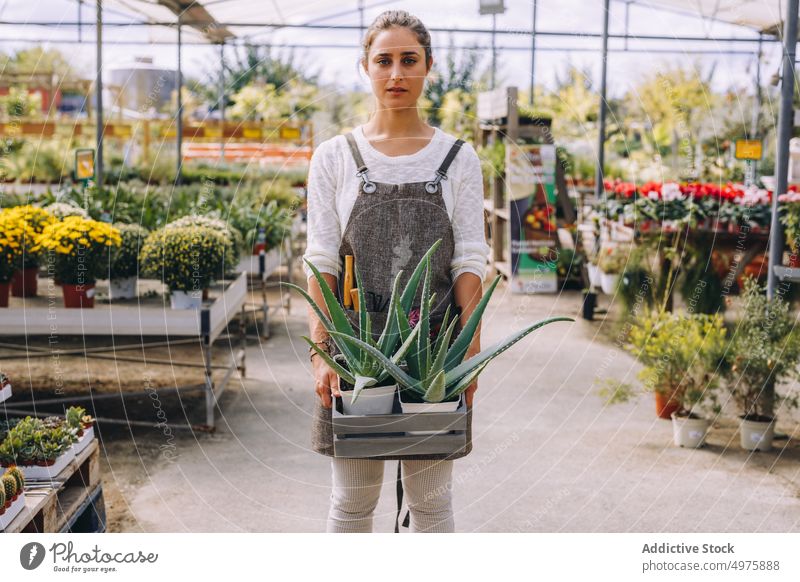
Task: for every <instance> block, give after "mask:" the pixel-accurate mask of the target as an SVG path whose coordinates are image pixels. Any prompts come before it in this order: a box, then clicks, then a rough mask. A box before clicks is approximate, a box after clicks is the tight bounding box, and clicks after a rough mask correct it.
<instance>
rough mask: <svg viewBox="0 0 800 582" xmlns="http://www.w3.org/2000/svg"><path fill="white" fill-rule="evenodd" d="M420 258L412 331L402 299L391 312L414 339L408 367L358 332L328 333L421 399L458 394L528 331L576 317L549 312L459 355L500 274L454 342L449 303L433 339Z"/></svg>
mask: <svg viewBox="0 0 800 582" xmlns="http://www.w3.org/2000/svg"><path fill="white" fill-rule="evenodd" d="M424 262H425V280H424V282H423V285H422V302H421V304H420V318H419V323H418V324H417V325H416V326H415V327H414V329H413V331H412V328H411V326H410V323H409V321H408V319H407V313H406V312H404V311H403V310H402V309H401V306H400V305H395V316H396V318H397V325H398V327H399V330H400V337H401V339H402V340H403V342H404V343H405V342H408V341H412V342H413V349H412V350H411V351H410V352H409V353H408V356H407V358H406V364H407V366H408V373H406V372H405V371H403V370H402V369H401V368H400V366H398V365H397V363H396V362H393V361H391V360H390V359H389V358H387V357H386V356H385V355H384V354H382V353H381V352H380V351H379V350H377V349H375V348H374V347H373V346H371V345H369V344H367V343H365V342H363V341H361V340H360V339H359V338H356V337H353V336H352V335H346V334H341V333H339V332H335V331H333V332H331V335H332V336H334V337H338V338H340V339H341V340H342V341H343V342H344V343H346V344H348V345H350V346H352V347H354V348H360V349H362V350H365V351H367V352H368V353H370V354H372V355H373V356H374V357H375V358H377V359H378V360H379V361H380V362H381V364H382V365H383V366H384V368H385V369H386V371H387V372H388V373H389V374H390V375H391V376H392V377H393V378H394V379H395V380H397V383H398V384H399V385H400V386H401V387H402V388H403V389H405V390H408V391H409V392H410V393H411V394H412V395H416V396H417V397H419V398H421V399H422V400H423V401H425V402H446V401H450V400H453V399H455V398H457V397H458V395H459V394H461V393H462V392H463V391H464V390H466V389H467V388H468V387H469V386H470V385H471V384H472V383H473V382H474V381H475V379H476V378H477V377H478V375H479V374H480V373H481V372H482V371H483V370H484V369H485V368H486V366H487V365H488V364H489V362H490V361H491V360H492V359H494V358H496V357H497V356H499V355H500V354H501V353H503V352H504V351H506V350H507V349H508V348H509V347H511V346H512V345H514V344H515V343H516V342H518V341H519V340H520V339H522V338H523V337H525V336H526V335H528V334H529V333H531V332H532V331H534V330H536V329H539V328H540V327H542V326H544V325H547V324H548V323H552V322H554V321H574V320H573V319H571V318H569V317H552V318H549V319H546V320H543V321H539V322H537V323H534V324H533V325H530V326H528V327H527V328H525V329H523V330H522V331H519V332H517V333H514V334H512V335H510V336H508V337H507V338H506V339H504V340H502V341H500V342H497V343H496V344H494V345H492V346H490V347H489V348H487V349H485V350H483V351H481V352H480V353H479V354H477V355H475V356H473V357H472V358H470V359H469V360H467V361H463V360H464V356H465V355H466V353H467V350H468V348H469V346H470V344H471V343H472V340H473V338H474V336H475V333H476V331H477V329H478V324H479V323H480V320H481V317H483V312H484V310H485V309H486V305H487V304H488V302H489V299H490V298H491V296H492V293H493V292H494V289H495V287H496V286H497V283H498V282H499V281H500V279H501V278H502V277H501V276H500V275H498V276H497V277H495V279H494V281H492V283H491V285H490V286H489V290H488V291H487V292H486V294H485V295H484V296H483V297H482V298H481V301H480V302H479V303H478V305H477V307H476V308H475V310H474V311H473V312H472V314H471V315H470V317H469V320H468V321H467V323H466V325H465V326H464V328H463V329H462V330H461V332H460V333H459V334H458V336H457V337H456V339H455V341H454V342H453V343H452V345H451V344H450V340H451V337H452V335H453V332H454V330H455V326H456V324H457V323H458V317H457V316H454V317H453V320H452V321H450V319H449V314H450V306H449V305H448V307H447V309H446V310H445V315H444V320H443V322H442V326H441V328H440V329H439V333H438V334H437V337H436V340H435V342H433V344H432V343H431V337H430V333H429V330H430V315H431V313H432V309H433V305H434V299H435V297H436V294H435V293H433V294H432V293H431V291H430V285H431V272H430V259H429V258H428V257H426V258H425V259H424ZM418 330H419V333H418V334H417V335H416V337H414V336H413V335H412V334H413V333H415V332H417V331H418Z"/></svg>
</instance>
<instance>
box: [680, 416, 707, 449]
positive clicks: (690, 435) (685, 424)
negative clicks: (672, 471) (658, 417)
mask: <svg viewBox="0 0 800 582" xmlns="http://www.w3.org/2000/svg"><path fill="white" fill-rule="evenodd" d="M670 416H671V418H672V440H673V442H674V443H675V446H678V447H687V448H690V449H698V448H700V447H702V446H703V445H704V444H705V442H706V433H707V432H708V427H709V426H710V425H711V421H710V420H709V419H707V418H700V417H699V416H696V415H694V414H691V415H681V416H678V411H677V410H676V411H675V412H673V413H672V414H671V415H670Z"/></svg>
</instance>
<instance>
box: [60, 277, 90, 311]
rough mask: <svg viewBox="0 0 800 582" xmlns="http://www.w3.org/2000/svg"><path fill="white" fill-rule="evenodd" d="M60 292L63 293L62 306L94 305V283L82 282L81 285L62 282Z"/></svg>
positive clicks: (88, 306)
mask: <svg viewBox="0 0 800 582" xmlns="http://www.w3.org/2000/svg"><path fill="white" fill-rule="evenodd" d="M61 292H62V294H63V295H64V307H70V308H81V307H83V308H92V307H94V283H84V284H83V285H70V284H69V283H63V284H62V285H61Z"/></svg>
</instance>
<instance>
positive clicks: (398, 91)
mask: <svg viewBox="0 0 800 582" xmlns="http://www.w3.org/2000/svg"><path fill="white" fill-rule="evenodd" d="M387 91H388V92H389V93H392V94H394V95H399V94H401V93H405V92H406V90H405V89H388V90H387Z"/></svg>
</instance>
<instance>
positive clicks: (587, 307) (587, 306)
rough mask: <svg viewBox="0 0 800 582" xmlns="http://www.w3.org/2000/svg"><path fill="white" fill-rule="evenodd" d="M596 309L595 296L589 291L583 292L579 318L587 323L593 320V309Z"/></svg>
mask: <svg viewBox="0 0 800 582" xmlns="http://www.w3.org/2000/svg"><path fill="white" fill-rule="evenodd" d="M595 307H597V294H595V293H592V292H591V291H584V292H583V304H582V306H581V316H582V317H583V319H585V320H587V321H592V320H593V319H594V309H595Z"/></svg>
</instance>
